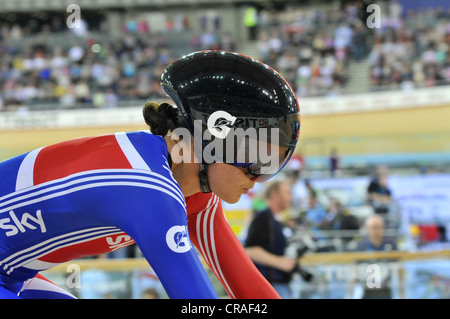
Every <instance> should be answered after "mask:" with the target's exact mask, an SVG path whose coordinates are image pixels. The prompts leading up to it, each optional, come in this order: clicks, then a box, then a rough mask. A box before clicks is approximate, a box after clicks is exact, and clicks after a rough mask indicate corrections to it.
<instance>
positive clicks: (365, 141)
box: [0, 105, 450, 160]
mask: <svg viewBox="0 0 450 319" xmlns="http://www.w3.org/2000/svg"><path fill="white" fill-rule="evenodd" d="M449 121H450V105H444V106H439V107H423V108H410V109H402V110H387V111H377V112H360V113H342V114H328V115H320V116H302V126H301V132H300V143H299V147H298V149H297V151H301V152H302V153H303V154H304V155H305V156H326V155H328V154H329V151H330V149H331V148H332V147H337V149H338V150H339V153H340V154H341V155H345V154H377V153H402V152H445V151H447V152H448V151H450V138H449V136H450V123H449ZM143 129H147V127H146V126H145V124H142V125H129V126H115V127H93V128H71V129H35V130H31V129H28V130H13V131H0V160H3V159H6V158H9V157H12V156H15V155H19V154H22V153H25V152H28V151H30V150H32V149H35V148H38V147H42V146H45V145H50V144H54V143H58V142H61V141H65V140H68V139H73V138H78V137H83V136H90V135H99V134H106V133H113V132H120V131H134V130H143Z"/></svg>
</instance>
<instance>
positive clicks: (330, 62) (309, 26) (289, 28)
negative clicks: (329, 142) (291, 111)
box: [257, 1, 366, 96]
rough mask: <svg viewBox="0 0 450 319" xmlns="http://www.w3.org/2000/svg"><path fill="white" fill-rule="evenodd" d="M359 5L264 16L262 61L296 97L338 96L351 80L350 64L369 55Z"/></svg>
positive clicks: (262, 25) (261, 27)
mask: <svg viewBox="0 0 450 319" xmlns="http://www.w3.org/2000/svg"><path fill="white" fill-rule="evenodd" d="M361 4H362V3H361V1H358V2H356V1H355V2H354V3H350V4H347V5H346V6H344V7H343V8H341V10H337V11H336V10H334V9H333V8H328V7H322V8H320V7H310V8H305V9H296V10H293V11H284V12H268V13H266V14H264V15H262V16H261V19H260V25H259V29H260V32H259V38H258V41H257V47H258V51H259V58H260V59H261V60H262V61H264V62H266V63H268V64H269V65H271V66H273V67H274V68H275V69H277V70H279V71H280V72H281V73H282V74H283V75H284V76H285V77H286V79H287V80H288V81H289V82H290V83H292V85H293V86H294V87H295V90H296V93H297V95H298V96H317V95H337V94H339V93H340V91H341V89H342V87H343V86H345V84H346V82H347V80H348V77H349V74H348V63H349V60H350V59H351V58H355V59H361V58H362V57H363V56H364V54H365V52H366V40H365V35H364V27H363V25H362V22H361V17H360V16H359V14H360V13H362V12H363V11H362V5H361Z"/></svg>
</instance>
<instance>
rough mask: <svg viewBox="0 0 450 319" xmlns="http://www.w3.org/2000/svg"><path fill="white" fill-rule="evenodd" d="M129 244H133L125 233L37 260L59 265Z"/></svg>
mask: <svg viewBox="0 0 450 319" xmlns="http://www.w3.org/2000/svg"><path fill="white" fill-rule="evenodd" d="M131 244H134V240H133V239H131V237H130V236H128V235H127V234H126V233H120V234H114V235H109V236H105V237H101V238H96V239H92V240H88V241H85V242H82V243H77V244H73V245H71V246H67V247H63V248H60V249H58V250H55V251H53V252H51V253H49V254H47V255H45V256H43V257H40V258H39V260H40V261H45V262H49V263H56V264H59V263H64V262H66V261H69V260H73V259H77V258H82V257H86V256H93V255H100V254H105V253H108V252H110V251H113V250H116V249H119V248H123V247H125V246H129V245H131Z"/></svg>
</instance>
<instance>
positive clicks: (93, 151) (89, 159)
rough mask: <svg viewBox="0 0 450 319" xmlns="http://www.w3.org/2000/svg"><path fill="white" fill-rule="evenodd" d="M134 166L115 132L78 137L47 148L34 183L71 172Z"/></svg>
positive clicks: (39, 160)
mask: <svg viewBox="0 0 450 319" xmlns="http://www.w3.org/2000/svg"><path fill="white" fill-rule="evenodd" d="M114 168H132V167H131V165H130V163H129V161H128V159H127V158H126V156H125V154H124V153H123V151H122V149H121V148H120V146H119V144H118V143H117V140H116V137H115V135H102V136H94V137H83V138H78V139H74V140H70V141H66V142H62V143H58V144H54V145H51V146H47V147H45V148H43V149H42V150H41V151H40V152H39V154H38V156H37V158H36V162H35V164H34V174H33V179H34V185H37V184H40V183H44V182H48V181H51V180H54V179H58V178H62V177H65V176H69V175H71V174H75V173H79V172H84V171H89V170H95V169H114Z"/></svg>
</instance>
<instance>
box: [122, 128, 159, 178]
mask: <svg viewBox="0 0 450 319" xmlns="http://www.w3.org/2000/svg"><path fill="white" fill-rule="evenodd" d="M115 136H116V140H117V143H118V144H119V146H120V148H121V149H122V152H123V153H124V154H125V156H126V157H127V159H128V162H129V163H130V164H131V166H132V167H133V168H134V169H143V170H147V171H151V169H150V167H149V166H148V165H147V163H146V162H145V161H144V159H143V158H142V157H141V155H139V153H138V151H137V150H136V148H135V147H134V145H133V143H131V141H130V139H129V138H128V136H127V133H125V132H119V133H115Z"/></svg>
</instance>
